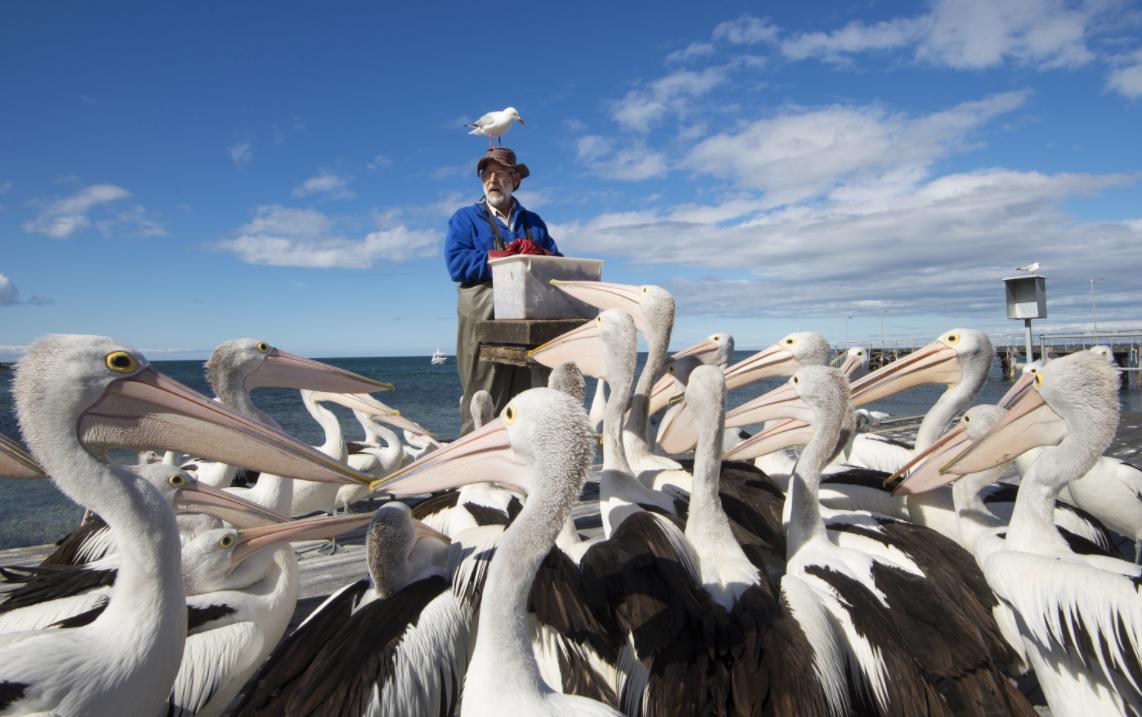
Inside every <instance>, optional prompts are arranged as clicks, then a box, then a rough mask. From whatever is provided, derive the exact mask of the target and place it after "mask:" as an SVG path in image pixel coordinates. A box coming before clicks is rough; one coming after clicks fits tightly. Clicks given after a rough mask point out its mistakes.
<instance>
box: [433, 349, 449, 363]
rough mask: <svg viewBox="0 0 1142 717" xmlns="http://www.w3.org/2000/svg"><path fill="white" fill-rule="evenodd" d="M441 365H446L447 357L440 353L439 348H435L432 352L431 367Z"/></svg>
mask: <svg viewBox="0 0 1142 717" xmlns="http://www.w3.org/2000/svg"><path fill="white" fill-rule="evenodd" d="M442 363H448V357H447V356H445V355H444V354H443V353H441V351H440V347H439V346H437V347H436V350H435V351H433V352H432V365H433V366H439V365H440V364H442Z"/></svg>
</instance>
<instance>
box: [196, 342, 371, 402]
mask: <svg viewBox="0 0 1142 717" xmlns="http://www.w3.org/2000/svg"><path fill="white" fill-rule="evenodd" d="M206 380H207V381H208V382H209V383H210V387H211V389H213V391H214V393H215V394H216V395H219V396H221V395H223V394H225V393H228V392H229V389H232V388H235V387H239V386H240V387H241V388H243V389H245V390H246V391H250V390H253V389H255V388H259V387H263V386H274V387H278V388H296V389H303V388H307V389H312V390H314V391H330V392H332V393H373V392H375V391H391V390H392V388H393V386H392V384H388V383H384V382H383V381H376V380H374V379H371V378H367V377H365V376H361V375H359V374H355V373H353V372H352V371H346V370H344V369H340V368H337V367H336V366H330V365H329V364H326V363H321V362H320V361H314V360H312V359H307V358H303V357H301V356H296V355H294V354H291V353H287V352H285V351H282V350H281V349H278V348H276V347H274V346H271V345H270V344H269V343H267V342H265V341H259V340H257V339H234V340H232V341H227V342H226V343H224V344H221V345H219V346H218V347H217V348H215V349H214V352H213V353H211V354H210V358H209V359H208V360H207V361H206Z"/></svg>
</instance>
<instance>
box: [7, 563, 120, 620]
mask: <svg viewBox="0 0 1142 717" xmlns="http://www.w3.org/2000/svg"><path fill="white" fill-rule="evenodd" d="M115 575H116V571H115V570H95V569H91V568H81V567H75V566H59V567H8V568H0V577H2V579H3V581H5V582H9V583H16V582H21V583H23V584H22V585H21V586H20V587H18V588H16V589H15V590H11V591H8V592H5V593H3V594H0V625H2V626H3V627H0V631H5V632H7V631H11V630H15V629H24V630H27V629H41V628H43V627H47V626H48V625H51V624H53V623H59V622H66V621H68V619H69V618H72V617H74V616H76V615H78V614H80V613H83V612H86V611H87V610H90V609H92V608H93V607H96V606H97V605H99V604H101V603H103V602H105V601H106V593H107V590H106V589H105V588H109V587H110V586H111V585H113V584H114V582H115ZM9 616H10V617H9ZM28 618H33V619H34V620H35V624H34V625H31V624H27V623H24V622H23V621H24V620H26V619H28ZM13 621H19V623H20V624H19V626H17V622H13ZM59 626H60V627H73V626H74V625H71V624H65V625H59Z"/></svg>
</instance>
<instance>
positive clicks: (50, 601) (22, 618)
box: [0, 463, 285, 633]
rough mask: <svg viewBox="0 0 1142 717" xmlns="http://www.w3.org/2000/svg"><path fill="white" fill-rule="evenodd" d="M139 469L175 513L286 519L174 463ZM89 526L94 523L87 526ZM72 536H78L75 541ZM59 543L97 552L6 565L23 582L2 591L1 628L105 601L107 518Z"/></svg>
mask: <svg viewBox="0 0 1142 717" xmlns="http://www.w3.org/2000/svg"><path fill="white" fill-rule="evenodd" d="M138 475H139V477H140V478H142V479H143V480H144V481H146V482H147V483H149V484H150V485H151V486H153V487H154V488H155V490H157V491H158V493H159V495H160V496H162V498H163V500H164V502H166V503H167V504H168V505H170V506H171V507H172V508H174V510H175V512H176V513H206V514H209V515H211V516H213V517H215V518H218V519H221V520H226V521H228V522H230V523H232V524H234V525H236V526H239V527H243V528H253V527H256V526H262V525H272V524H274V523H278V522H281V521H283V520H285V518H283V517H282V516H280V515H277V514H276V513H273V512H272V511H269V510H266V509H265V508H263V507H261V506H260V505H257V504H256V503H250V502H249V501H245V500H242V499H241V498H238V497H236V496H232V495H230V494H229V493H226V492H223V491H220V490H218V489H216V488H211V487H210V486H207V485H203V484H202V483H199V482H198V481H197V480H196V479H195V478H194V476H192V475H191V474H190V473H188V472H186V471H184V470H182V469H180V468H177V467H175V466H169V465H164V464H161V463H153V464H150V465H146V466H140V467H139V468H138ZM88 526H94V527H95V529H94V530H87V528H88ZM73 536H79V537H77V538H75V540H74V541H73ZM69 542H72V543H73V544H71V545H69ZM61 549H62V550H68V551H74V552H76V553H78V554H80V555H84V554H88V555H91V554H94V553H97V552H98V553H100V555H99V559H98V561H89V560H85V561H83V562H85V563H88V565H82V566H79V565H74V564H71V563H57V564H55V565H50V566H47V567H44V566H41V567H40V568H12V567H8V568H4V569H3V573H4V574H5V575H6V576H7V577H8V582H19V581H20V580H19V579H18V578H17V576H22V577H23V582H25V584H24V585H23V586H21V587H19V588H16V589H15V590H11V591H8V592H5V593H0V633H5V632H15V631H18V630H39V629H41V628H44V627H47V626H49V625H52V624H54V623H57V622H60V621H63V620H67V619H69V618H72V617H74V616H76V615H79V614H81V613H83V612H86V611H88V610H90V609H93V608H95V607H99V606H102V605H104V604H106V602H107V596H108V594H109V593H110V587H111V585H112V583H113V582H114V580H115V573H116V568H117V567H118V560H117V558H116V555H117V552H118V551H117V545H116V541H115V539H114V537H113V536H112V534H111V530H110V529H109V528H108V527H107V524H106V523H105V522H104V521H103V520H102V519H101V518H99V517H97V516H96V517H93V518H91V519H90V520H89V521H88V522H87V523H85V524H84V526H83V527H81V528H80V530H77V531H75V532H74V533H72V534H71V535H69V536H68V538H66V539H65V540H64V543H63V545H62V546H61ZM57 552H58V551H57Z"/></svg>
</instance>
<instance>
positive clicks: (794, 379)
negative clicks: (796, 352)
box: [793, 376, 801, 383]
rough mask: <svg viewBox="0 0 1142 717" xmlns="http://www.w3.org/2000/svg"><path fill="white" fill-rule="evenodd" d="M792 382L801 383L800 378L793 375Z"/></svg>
mask: <svg viewBox="0 0 1142 717" xmlns="http://www.w3.org/2000/svg"><path fill="white" fill-rule="evenodd" d="M793 383H801V379H800V378H798V377H797V376H794V377H793Z"/></svg>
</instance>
